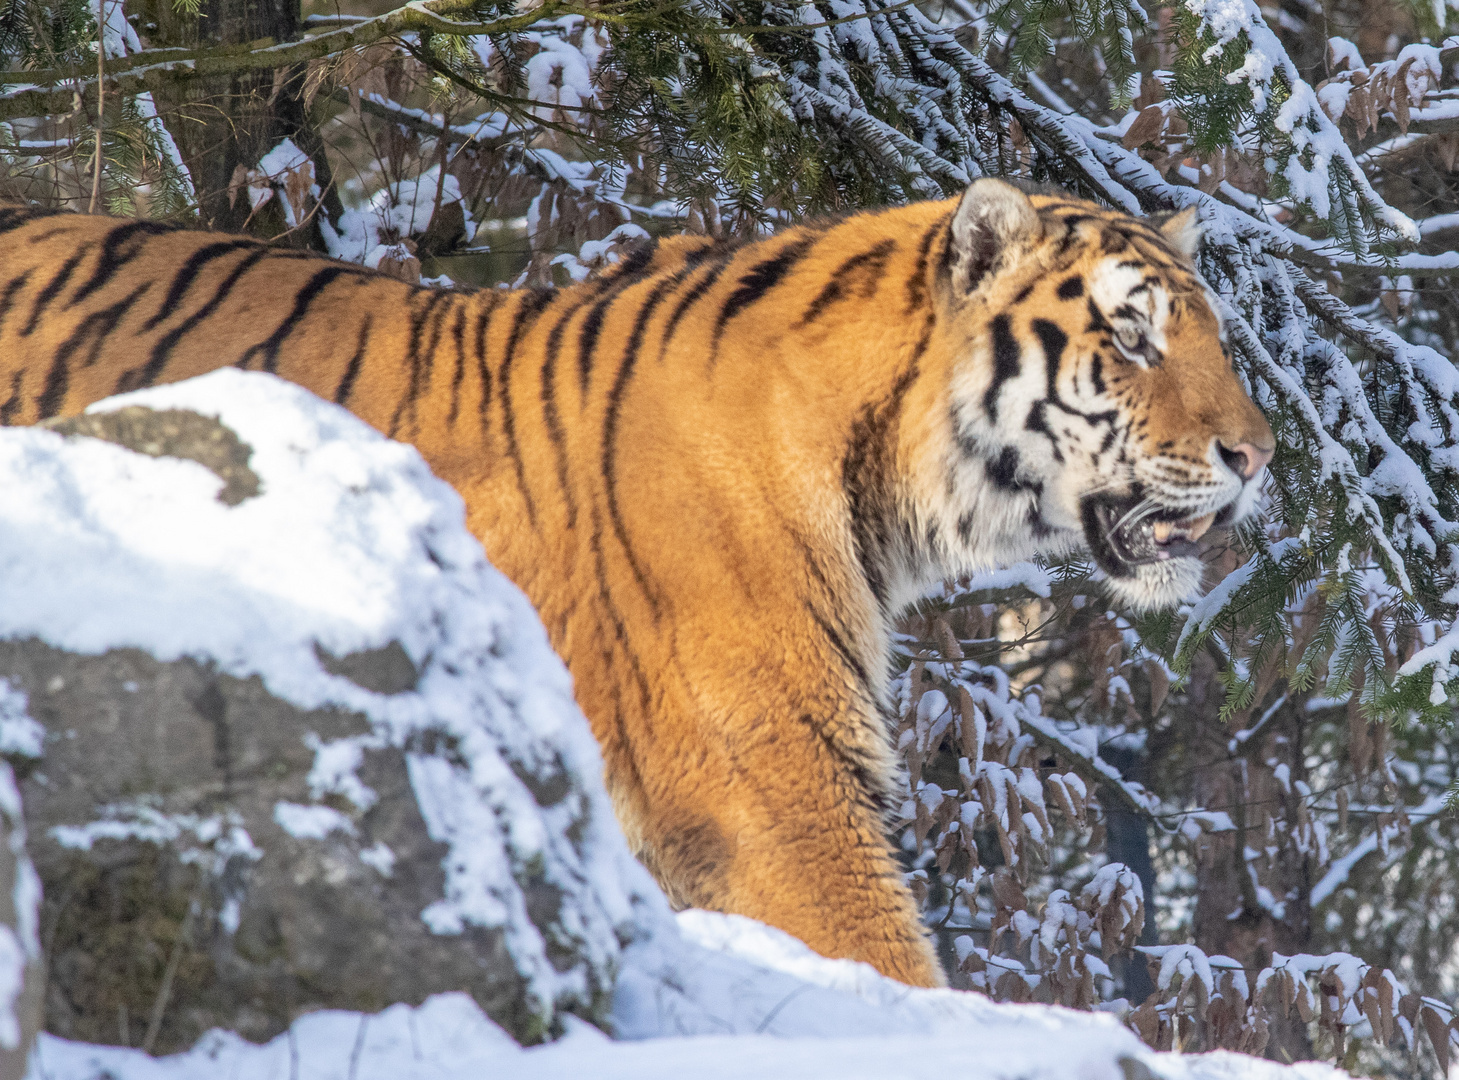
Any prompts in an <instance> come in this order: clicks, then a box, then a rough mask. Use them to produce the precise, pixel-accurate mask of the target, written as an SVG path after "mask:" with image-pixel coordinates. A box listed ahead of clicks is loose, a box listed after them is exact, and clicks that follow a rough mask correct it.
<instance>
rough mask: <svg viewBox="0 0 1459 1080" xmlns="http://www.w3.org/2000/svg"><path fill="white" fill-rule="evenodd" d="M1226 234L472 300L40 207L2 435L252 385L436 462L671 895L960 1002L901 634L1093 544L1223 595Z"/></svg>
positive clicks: (680, 277) (976, 202) (758, 254)
mask: <svg viewBox="0 0 1459 1080" xmlns="http://www.w3.org/2000/svg"><path fill="white" fill-rule="evenodd" d="M1199 242H1200V229H1199V224H1198V222H1197V221H1196V220H1195V216H1194V213H1193V212H1192V211H1187V212H1185V213H1182V214H1179V215H1175V216H1169V217H1165V218H1154V217H1151V218H1143V219H1141V218H1136V217H1133V216H1130V215H1128V214H1125V213H1122V212H1118V211H1113V210H1109V209H1105V208H1102V207H1100V206H1098V205H1096V204H1093V203H1090V202H1086V201H1082V200H1079V199H1076V198H1073V197H1070V196H1067V195H1063V194H1059V193H1053V194H1048V193H1045V194H1033V195H1030V194H1027V193H1025V192H1024V191H1023V190H1020V189H1019V188H1017V187H1015V186H1012V185H1010V184H1008V183H1005V182H1003V181H1000V180H995V179H980V180H977V181H975V182H974V183H972V184H971V185H970V186H969V187H968V188H967V189H966V190H965V191H964V192H963V193H962V194H961V195H960V196H956V197H953V198H950V199H947V200H942V201H925V202H920V203H913V204H910V205H903V206H896V207H891V208H884V209H879V210H872V211H866V212H862V213H857V214H853V215H850V216H846V217H843V218H840V219H832V220H819V221H810V222H808V223H806V224H802V225H798V226H796V227H791V228H786V229H784V230H783V231H781V232H779V233H777V234H774V235H772V236H768V237H764V238H760V239H757V240H754V241H753V242H748V241H747V242H739V243H734V242H717V241H713V240H711V239H708V238H704V237H676V238H670V239H664V240H661V241H659V242H657V243H647V244H644V245H643V246H641V247H639V248H637V249H635V250H633V251H631V252H629V253H627V254H625V255H624V256H623V257H622V259H621V260H620V261H619V262H618V263H617V264H616V265H615V266H613V267H612V268H610V269H609V270H607V271H605V272H603V273H601V274H600V275H599V276H597V277H595V278H590V279H588V280H586V281H584V282H581V283H577V284H573V285H570V286H567V287H562V288H555V289H550V288H537V287H529V288H519V289H505V288H495V289H481V290H474V291H473V290H464V289H462V290H451V289H443V288H431V287H422V286H419V285H412V284H408V283H406V282H403V281H399V280H396V279H393V278H390V277H386V276H382V275H380V274H378V273H375V272H372V271H369V270H366V269H365V268H363V267H361V266H358V265H352V264H347V263H343V262H337V261H332V260H329V259H326V258H324V257H323V256H320V255H316V254H313V253H309V252H304V251H299V250H292V249H283V248H277V247H270V246H268V245H266V244H264V243H262V242H260V241H258V240H255V239H250V238H247V237H239V236H224V235H217V234H210V233H206V232H199V231H190V230H186V229H183V228H178V227H173V226H169V225H164V224H159V223H155V222H151V221H145V220H126V219H117V218H108V217H101V216H86V215H81V214H73V213H65V212H52V211H43V210H37V209H29V208H25V207H21V206H13V205H9V206H4V207H3V208H0V252H3V255H0V424H6V425H13V424H33V423H36V422H38V421H42V420H46V419H48V418H51V417H58V416H67V415H71V414H74V413H77V412H79V411H80V410H82V409H84V408H85V407H86V406H87V405H89V404H90V403H92V402H95V401H97V400H98V399H101V398H104V397H107V396H109V395H113V394H116V393H119V392H125V391H131V390H137V389H139V388H142V387H148V386H152V385H155V384H159V383H165V382H170V381H174V380H179V379H185V378H188V377H191V376H195V375H200V374H202V373H204V372H207V371H210V370H213V369H216V368H220V367H223V366H226V365H233V366H235V367H238V368H245V369H250V370H255V371H262V372H270V373H272V374H274V375H277V376H279V377H281V378H284V379H288V380H291V381H293V382H296V383H298V384H300V385H301V386H303V387H306V388H307V389H309V390H311V391H313V392H314V393H316V394H318V395H319V396H321V397H323V398H326V399H328V400H330V401H333V402H335V403H337V404H339V405H341V406H344V407H345V408H347V409H349V410H350V411H352V412H353V413H355V414H356V415H357V416H359V417H361V418H362V419H363V420H364V421H366V422H367V423H369V424H371V425H373V426H374V427H375V428H376V429H378V430H379V431H381V432H383V433H384V434H385V435H387V436H389V437H391V438H395V439H400V440H406V441H409V442H410V443H412V444H414V446H415V447H417V448H418V450H419V452H420V453H421V454H422V455H423V457H424V459H425V460H426V461H427V462H428V463H429V465H430V467H431V468H432V469H433V470H434V471H435V472H436V474H437V475H439V476H440V477H442V478H443V479H445V480H447V481H449V482H450V483H451V484H453V485H454V486H455V488H456V490H457V491H458V492H459V493H460V494H461V496H462V498H463V500H464V503H465V508H466V511H465V512H466V520H467V524H468V526H469V528H470V529H471V531H472V532H473V533H474V534H475V536H477V537H478V538H479V539H480V540H481V542H482V544H483V545H484V547H485V550H486V552H487V554H488V556H489V557H490V559H491V561H492V562H493V563H494V564H495V565H496V566H497V567H498V568H500V569H501V570H502V571H503V572H504V573H506V574H507V575H508V577H510V578H511V579H512V580H513V581H514V582H515V583H516V584H517V585H518V586H519V587H520V588H521V589H522V590H523V591H524V592H525V593H526V594H527V596H528V597H529V598H530V599H531V601H532V602H533V604H534V605H535V607H536V610H537V612H538V613H539V614H540V616H541V618H542V621H543V624H544V625H545V626H546V628H547V632H548V634H549V636H550V639H551V642H552V645H553V647H554V648H555V649H556V651H557V652H558V653H559V655H560V656H561V657H562V658H563V660H564V661H565V662H566V664H567V667H568V669H569V670H570V672H571V674H572V676H573V681H574V686H575V692H576V695H577V699H578V702H579V704H580V705H581V707H582V710H583V712H584V713H585V714H586V716H587V717H588V720H589V722H590V724H591V726H592V729H593V732H594V734H595V735H596V737H597V740H598V742H599V745H600V746H601V749H602V755H603V762H604V777H605V780H606V784H607V788H608V790H609V792H610V794H611V797H612V803H613V806H614V809H615V812H616V815H617V817H618V819H619V822H620V824H621V825H622V829H623V832H624V834H625V836H626V837H627V839H628V841H629V844H630V846H631V848H632V850H633V851H634V852H635V854H636V855H637V856H638V857H639V859H640V860H641V861H642V862H643V864H644V865H645V866H646V867H647V868H648V869H649V870H650V871H651V872H652V874H653V876H654V877H655V878H656V879H657V880H658V882H659V883H660V885H661V886H662V889H663V891H664V893H665V895H666V896H667V897H668V899H669V901H670V902H671V903H672V904H673V905H674V906H675V907H676V908H685V907H691V906H692V907H700V908H707V909H711V910H715V911H720V912H729V913H735V914H738V915H744V916H749V917H751V918H754V919H757V920H760V921H762V922H765V923H768V924H770V925H772V926H775V927H778V928H779V929H781V930H783V931H786V932H788V933H789V934H792V935H794V936H795V937H798V938H799V939H801V940H802V941H804V942H805V943H806V944H807V945H809V946H810V947H811V948H812V949H814V950H815V951H816V952H818V953H820V954H822V955H824V956H827V957H837V958H849V959H852V960H857V961H863V962H865V963H867V964H870V965H871V966H872V967H874V968H875V969H876V970H877V971H879V972H881V973H882V974H884V975H886V976H889V977H891V978H893V979H897V980H901V981H902V982H904V983H907V984H911V985H914V986H941V985H945V984H946V983H945V975H944V973H943V970H942V968H941V966H940V964H939V961H938V958H937V955H936V952H935V949H934V948H933V945H932V943H931V940H930V937H929V935H928V933H927V932H926V931H925V930H924V928H923V926H922V924H921V921H920V920H919V916H918V911H917V907H916V904H915V903H914V901H913V899H912V896H911V893H910V891H909V889H908V887H907V884H906V879H905V875H904V873H903V870H902V868H901V865H900V864H899V862H898V861H897V859H896V857H895V855H894V852H893V849H892V845H891V843H890V841H889V832H888V829H889V827H890V825H891V823H892V820H893V819H894V818H895V815H896V813H897V812H898V811H899V809H900V803H899V800H898V799H897V798H896V795H895V792H896V790H897V783H898V778H899V773H898V766H897V764H896V758H895V754H894V750H893V747H892V745H891V738H890V733H889V723H890V721H891V718H892V711H891V710H892V702H891V691H890V688H891V685H892V663H893V659H894V651H893V622H894V619H895V618H896V617H897V615H898V613H899V612H900V611H902V610H903V609H904V608H905V607H906V606H907V605H908V604H909V603H911V602H913V601H915V600H916V599H917V598H918V597H919V596H922V595H924V594H925V591H926V590H927V589H928V588H929V586H931V585H933V584H935V583H937V582H939V581H942V580H946V579H949V578H955V577H958V576H959V575H963V574H969V573H973V572H976V571H979V570H982V569H986V568H988V567H991V566H995V565H1000V564H1007V563H1010V562H1014V561H1017V560H1025V559H1033V558H1039V557H1048V558H1055V557H1062V556H1066V555H1070V554H1073V553H1081V552H1084V553H1087V554H1088V555H1089V556H1090V557H1092V559H1093V561H1094V563H1095V564H1097V566H1098V567H1099V568H1100V570H1102V572H1103V577H1104V579H1105V581H1106V582H1107V585H1108V588H1109V590H1110V592H1111V593H1112V594H1113V596H1114V598H1115V599H1116V600H1117V601H1118V602H1120V603H1123V604H1124V605H1127V606H1128V607H1129V608H1131V609H1134V610H1140V611H1146V610H1151V609H1157V608H1162V607H1168V606H1170V605H1173V604H1176V603H1178V602H1180V601H1182V600H1184V599H1186V598H1188V597H1190V596H1191V595H1192V594H1193V593H1195V592H1196V591H1197V590H1198V588H1199V586H1200V583H1201V577H1202V566H1203V564H1202V561H1201V558H1200V552H1201V549H1200V546H1199V543H1198V542H1199V541H1200V540H1201V538H1202V536H1203V534H1205V532H1206V531H1207V530H1208V529H1210V528H1211V527H1212V526H1215V525H1219V526H1229V525H1231V524H1233V523H1235V522H1238V521H1240V520H1242V519H1243V518H1244V517H1246V516H1247V515H1248V514H1249V513H1251V512H1252V510H1253V507H1254V506H1255V504H1256V502H1257V499H1258V494H1259V489H1260V487H1261V484H1262V479H1263V476H1264V474H1265V469H1266V466H1267V463H1268V461H1269V460H1270V458H1271V456H1272V453H1273V451H1274V449H1275V443H1274V440H1273V435H1272V431H1271V428H1270V427H1269V426H1268V424H1267V421H1266V420H1265V419H1264V417H1263V414H1262V412H1261V411H1260V410H1259V409H1258V408H1257V407H1256V405H1255V404H1254V403H1253V401H1252V400H1251V398H1250V397H1249V396H1248V394H1247V392H1246V390H1245V389H1244V387H1243V384H1242V382H1241V380H1240V378H1239V377H1238V375H1237V374H1236V372H1235V370H1234V368H1233V363H1232V358H1231V352H1230V349H1229V347H1228V344H1227V339H1226V334H1225V331H1224V329H1223V322H1222V317H1221V315H1220V313H1219V309H1218V304H1219V302H1218V301H1217V300H1216V299H1215V296H1214V294H1213V293H1211V292H1210V290H1209V289H1208V287H1207V286H1206V285H1205V284H1204V283H1203V281H1202V280H1201V278H1200V276H1199V275H1198V273H1197V270H1196V265H1195V261H1194V260H1195V256H1196V252H1197V247H1198V244H1199Z"/></svg>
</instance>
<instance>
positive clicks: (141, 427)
mask: <svg viewBox="0 0 1459 1080" xmlns="http://www.w3.org/2000/svg"><path fill="white" fill-rule="evenodd" d="M214 418H216V419H214ZM58 428H59V430H38V429H6V430H4V431H0V487H3V490H4V491H5V498H4V499H3V500H0V678H3V679H5V680H7V682H6V684H5V694H6V697H5V701H4V702H0V704H4V705H5V708H0V750H3V752H4V753H5V754H6V755H7V756H8V757H9V759H10V760H11V761H13V762H15V763H16V764H17V766H18V769H19V771H20V772H21V783H20V793H21V795H22V796H23V798H24V803H25V820H26V824H27V825H28V827H29V833H30V837H29V851H30V855H31V857H32V858H33V859H34V861H35V864H36V867H37V869H38V870H39V872H40V876H41V878H42V881H43V883H44V887H45V897H44V901H43V917H42V925H44V926H45V927H46V928H47V930H46V935H45V936H46V945H47V953H48V955H47V963H48V967H49V975H50V986H49V990H48V997H47V1027H48V1029H49V1030H50V1031H52V1032H54V1033H59V1034H64V1035H69V1036H71V1037H73V1038H78V1039H84V1040H86V1041H91V1042H127V1043H129V1044H130V1045H133V1046H141V1045H143V1044H145V1045H148V1046H149V1047H151V1048H152V1049H153V1050H154V1051H174V1050H181V1049H184V1048H186V1047H188V1046H191V1045H192V1044H193V1043H194V1042H195V1041H196V1040H197V1039H198V1038H199V1037H200V1036H202V1035H203V1034H204V1032H206V1031H208V1030H209V1029H211V1028H215V1027H217V1028H226V1029H231V1030H233V1031H236V1032H238V1033H240V1034H242V1035H244V1036H246V1037H247V1038H250V1039H254V1040H257V1041H264V1040H267V1039H269V1038H272V1037H274V1036H276V1035H279V1034H280V1033H281V1032H284V1031H286V1030H287V1029H288V1027H289V1025H290V1023H291V1022H292V1021H294V1020H295V1018H297V1017H298V1016H300V1015H301V1014H303V1013H306V1012H309V1011H311V1010H316V1009H321V1008H334V1009H341V1008H343V1009H355V1010H364V1011H374V1010H378V1009H380V1008H383V1007H385V1006H388V1005H391V1004H392V1003H396V1002H404V1003H407V1004H419V1003H420V1002H422V1001H424V1000H425V999H426V998H427V997H429V996H430V995H432V994H436V993H440V992H444V991H452V990H464V991H467V992H468V993H469V994H470V996H471V998H472V999H473V1000H474V1002H475V1005H474V1006H473V1007H479V1009H481V1010H483V1011H484V1013H485V1015H486V1016H489V1017H490V1018H491V1020H492V1021H494V1022H495V1023H496V1024H498V1025H500V1026H501V1027H502V1028H504V1029H505V1030H506V1031H509V1032H510V1033H511V1035H512V1036H513V1037H515V1039H516V1041H518V1042H524V1043H530V1042H533V1041H535V1040H537V1039H540V1038H542V1037H544V1036H545V1035H547V1034H550V1033H551V1032H553V1031H555V1030H558V1029H559V1028H560V1025H561V1023H562V1017H563V1015H564V1013H565V1012H568V1011H570V1012H573V1013H577V1014H579V1015H581V1016H585V1017H589V1018H591V1019H593V1020H595V1021H597V1022H600V1023H602V1022H606V1019H607V1015H608V1011H609V1008H610V999H611V991H612V985H613V977H614V973H615V971H616V968H617V966H618V963H619V960H620V956H621V951H622V947H623V945H624V944H625V943H626V942H627V941H629V940H631V939H632V938H633V937H634V936H635V935H636V934H638V933H640V931H641V927H642V925H643V924H644V920H645V919H650V918H654V917H656V918H660V919H663V918H667V914H666V910H667V909H666V908H665V907H664V903H663V900H662V898H661V897H660V896H659V894H658V893H657V890H656V889H655V888H654V886H653V884H652V882H651V881H650V880H649V879H648V877H647V875H646V874H645V872H644V871H643V870H642V869H641V868H640V867H639V866H638V865H637V863H635V862H634V861H633V860H632V858H631V857H630V856H629V854H628V851H627V847H626V844H625V843H624V841H623V839H622V836H621V834H620V833H619V832H618V829H617V826H616V824H615V822H614V820H613V815H612V809H611V806H610V805H609V802H608V799H607V796H606V794H605V792H604V790H603V786H602V782H601V779H600V773H601V768H602V766H601V761H600V758H599V755H598V751H597V747H596V744H595V743H594V742H593V739H592V736H591V733H590V732H589V730H588V727H587V724H586V722H585V721H584V719H583V718H582V716H581V714H580V713H579V711H578V710H577V707H576V705H575V703H574V702H573V700H572V689H571V684H570V681H569V678H568V676H567V673H566V671H565V669H564V668H563V666H562V664H561V663H560V661H559V660H558V659H557V657H556V656H555V655H553V653H552V651H551V649H550V647H549V645H548V642H547V638H546V635H545V633H544V632H543V630H542V629H541V626H540V624H539V622H538V621H537V619H536V616H535V614H534V613H533V611H532V610H531V607H530V606H529V605H528V603H527V601H526V599H525V598H524V597H523V596H522V595H521V594H520V593H519V592H518V591H517V590H516V588H515V587H514V586H512V585H511V584H510V583H509V582H508V581H507V580H506V579H505V578H503V577H502V576H501V575H500V574H498V573H497V572H496V571H495V570H493V569H492V568H491V566H490V565H489V564H488V563H487V561H486V559H485V557H484V555H483V553H482V550H481V547H480V545H479V544H478V543H477V542H476V541H475V540H474V539H473V538H472V537H471V536H470V535H469V534H468V533H467V531H466V529H465V525H464V518H463V510H462V506H461V503H460V500H459V498H458V496H457V495H456V494H455V492H454V491H452V490H451V489H450V488H449V486H447V485H446V484H444V483H443V482H441V481H439V480H437V479H435V478H434V477H433V476H432V475H431V473H430V472H429V470H428V469H427V468H426V466H425V464H424V463H423V462H422V461H421V459H420V457H419V456H418V455H417V454H416V452H415V451H414V450H413V449H411V448H410V447H408V446H404V445H401V444H399V443H394V442H391V441H389V440H387V439H385V438H383V437H382V436H380V435H379V434H377V433H376V432H374V431H373V430H371V429H370V428H368V427H366V426H365V425H364V424H363V423H361V422H360V421H358V420H356V419H355V418H353V417H352V416H350V415H349V414H348V413H346V412H344V411H343V410H340V409H338V408H336V407H334V406H332V405H329V404H327V403H325V402H322V401H320V400H319V399H317V398H315V397H313V396H312V395H309V394H307V393H305V392H304V391H303V390H300V389H299V388H297V387H294V386H292V385H290V384H288V383H284V382H282V381H280V380H276V379H273V378H271V377H269V376H262V375H250V374H245V373H241V372H237V371H232V370H228V371H221V372H217V373H215V374H212V375H209V376H206V377H204V378H202V379H198V380H194V381H192V382H189V383H185V384H179V385H176V386H169V387H165V388H159V389H153V390H148V391H145V392H142V393H139V394H135V395H130V396H128V397H126V398H117V399H112V400H110V401H107V402H103V403H101V404H99V405H97V406H95V407H94V408H93V410H92V411H91V413H90V414H89V415H88V416H86V417H83V418H80V419H79V420H78V421H67V422H63V423H62V424H60V425H58ZM67 433H69V434H67ZM119 443H120V444H124V445H118V444H119ZM127 447H133V448H135V449H129V448H127ZM3 810H4V807H3V806H0V811H3ZM0 878H3V873H0ZM0 884H3V880H0ZM655 913H656V914H655ZM0 915H3V912H0ZM0 933H3V929H0ZM0 974H3V973H0ZM3 990H4V987H3V986H0V991H3ZM3 996H4V994H3V992H0V999H3ZM0 1004H3V1000H0ZM3 1021H4V1015H3V1010H0V1026H3ZM482 1023H488V1022H487V1021H485V1020H483V1021H482ZM3 1034H4V1032H3V1030H0V1036H3ZM0 1049H3V1047H0ZM6 1075H11V1074H6ZM52 1075H54V1074H52Z"/></svg>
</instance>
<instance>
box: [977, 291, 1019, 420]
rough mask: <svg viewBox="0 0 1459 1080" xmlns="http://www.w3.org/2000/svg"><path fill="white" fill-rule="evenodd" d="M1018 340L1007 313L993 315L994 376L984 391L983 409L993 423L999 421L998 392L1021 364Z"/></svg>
mask: <svg viewBox="0 0 1459 1080" xmlns="http://www.w3.org/2000/svg"><path fill="white" fill-rule="evenodd" d="M1018 359H1019V348H1018V341H1017V340H1016V339H1015V338H1014V336H1013V330H1012V328H1011V326H1010V324H1009V322H1008V316H1007V315H995V316H994V317H993V378H992V380H991V381H990V382H989V383H988V389H987V390H985V391H984V392H983V411H984V412H986V413H987V414H988V419H989V421H991V422H992V423H995V424H996V423H997V422H998V394H999V392H1000V391H1001V390H1002V389H1003V384H1004V383H1006V382H1007V381H1008V380H1009V379H1013V378H1017V376H1018V372H1019V369H1020V365H1019V362H1018Z"/></svg>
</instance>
